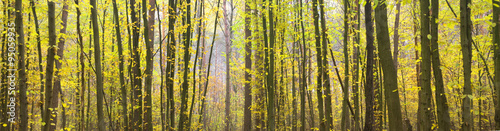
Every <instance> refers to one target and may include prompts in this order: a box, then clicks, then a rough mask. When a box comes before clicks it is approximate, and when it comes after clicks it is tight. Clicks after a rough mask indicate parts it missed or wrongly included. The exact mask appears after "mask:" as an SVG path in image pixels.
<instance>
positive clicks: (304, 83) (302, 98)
mask: <svg viewBox="0 0 500 131" xmlns="http://www.w3.org/2000/svg"><path fill="white" fill-rule="evenodd" d="M298 1H299V3H300V8H299V15H300V19H299V20H300V28H301V34H302V37H301V40H302V48H301V49H302V52H301V54H302V76H301V77H302V78H301V79H302V81H301V83H300V125H301V127H300V131H305V130H306V87H307V81H306V78H307V76H306V61H307V58H306V54H307V52H306V37H305V28H304V20H303V18H302V17H303V15H302V11H303V9H302V0H298Z"/></svg>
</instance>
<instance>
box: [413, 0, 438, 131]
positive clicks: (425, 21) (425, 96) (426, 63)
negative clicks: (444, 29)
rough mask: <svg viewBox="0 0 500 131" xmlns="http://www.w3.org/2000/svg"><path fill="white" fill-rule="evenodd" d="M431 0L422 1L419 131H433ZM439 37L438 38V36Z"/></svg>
mask: <svg viewBox="0 0 500 131" xmlns="http://www.w3.org/2000/svg"><path fill="white" fill-rule="evenodd" d="M428 7H429V0H421V1H420V21H421V25H420V27H421V28H420V38H422V39H421V41H422V44H421V46H420V47H421V48H420V50H421V51H422V53H421V54H422V60H421V61H422V63H421V65H420V69H421V71H422V73H421V75H420V79H421V80H422V83H421V84H422V86H421V88H422V89H421V90H420V91H419V92H418V96H419V99H418V100H419V101H418V116H417V118H418V126H417V130H419V131H428V130H431V127H432V121H431V114H432V112H431V110H430V108H432V107H431V96H432V90H431V81H430V79H431V49H430V43H429V42H430V41H429V40H430V37H429V36H430V35H431V34H430V32H429V16H430V14H429V8H428ZM436 37H437V36H436Z"/></svg>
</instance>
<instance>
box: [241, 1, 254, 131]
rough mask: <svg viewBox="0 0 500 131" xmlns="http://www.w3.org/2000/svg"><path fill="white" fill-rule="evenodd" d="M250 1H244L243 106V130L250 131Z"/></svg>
mask: <svg viewBox="0 0 500 131" xmlns="http://www.w3.org/2000/svg"><path fill="white" fill-rule="evenodd" d="M250 4H251V2H250V0H246V1H245V41H246V42H245V105H244V106H243V108H244V109H243V110H244V116H243V117H244V118H243V119H244V124H243V130H245V131H250V130H252V112H251V110H250V108H251V106H252V95H250V94H251V92H252V87H251V85H250V83H252V82H251V81H252V80H251V77H252V76H251V75H250V70H252V58H251V57H252V50H251V49H250V48H251V46H252V42H251V38H250V36H252V31H251V30H250V24H251V23H250V20H251V16H250V15H251V14H250V13H251V12H250V11H251V9H250Z"/></svg>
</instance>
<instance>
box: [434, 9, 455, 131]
mask: <svg viewBox="0 0 500 131" xmlns="http://www.w3.org/2000/svg"><path fill="white" fill-rule="evenodd" d="M431 1H432V3H431V5H432V14H431V16H432V17H431V21H430V26H431V36H432V38H431V51H432V52H431V54H432V70H433V73H434V85H435V86H436V92H435V97H436V105H437V117H438V130H439V131H449V130H451V128H450V114H449V112H448V102H447V100H446V95H445V92H444V84H443V74H442V73H441V60H440V56H439V45H438V44H439V43H438V31H439V30H438V23H437V20H438V16H439V0H431Z"/></svg>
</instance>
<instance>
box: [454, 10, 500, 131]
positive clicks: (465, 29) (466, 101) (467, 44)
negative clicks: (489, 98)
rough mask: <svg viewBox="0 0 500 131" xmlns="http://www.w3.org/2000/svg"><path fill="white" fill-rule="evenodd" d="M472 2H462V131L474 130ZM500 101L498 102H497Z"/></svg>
mask: <svg viewBox="0 0 500 131" xmlns="http://www.w3.org/2000/svg"><path fill="white" fill-rule="evenodd" d="M470 3H471V0H460V44H461V46H462V56H463V68H464V89H463V96H465V97H464V98H463V103H462V104H463V105H462V120H463V123H462V130H463V131H471V130H473V125H474V123H473V119H472V113H471V110H472V109H473V108H472V107H473V106H472V104H473V101H472V88H471V59H472V48H471V42H472V37H471V36H472V31H471V26H472V22H471V18H470V17H471V12H470V11H471V9H470V8H469V5H470ZM497 101H498V100H497Z"/></svg>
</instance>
